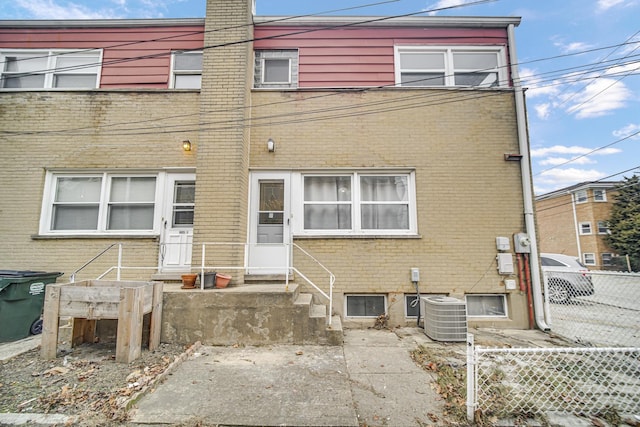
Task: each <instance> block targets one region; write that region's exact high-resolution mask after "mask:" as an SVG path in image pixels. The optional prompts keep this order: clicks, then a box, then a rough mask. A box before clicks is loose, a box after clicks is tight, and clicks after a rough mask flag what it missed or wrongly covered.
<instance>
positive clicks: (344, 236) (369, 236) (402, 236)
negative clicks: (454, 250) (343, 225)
mask: <svg viewBox="0 0 640 427" xmlns="http://www.w3.org/2000/svg"><path fill="white" fill-rule="evenodd" d="M293 238H294V239H299V240H314V239H422V235H420V234H322V235H307V234H303V235H300V234H294V235H293Z"/></svg>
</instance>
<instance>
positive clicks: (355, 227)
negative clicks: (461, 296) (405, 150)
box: [291, 169, 418, 237]
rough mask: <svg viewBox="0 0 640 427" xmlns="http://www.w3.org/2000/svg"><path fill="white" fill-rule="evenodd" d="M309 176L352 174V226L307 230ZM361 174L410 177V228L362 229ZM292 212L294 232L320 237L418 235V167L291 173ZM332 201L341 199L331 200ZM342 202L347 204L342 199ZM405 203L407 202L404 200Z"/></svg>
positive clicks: (408, 183) (408, 194) (298, 234)
mask: <svg viewBox="0 0 640 427" xmlns="http://www.w3.org/2000/svg"><path fill="white" fill-rule="evenodd" d="M305 176H349V177H351V202H350V205H351V207H352V209H351V228H350V229H335V230H334V229H331V230H305V228H304V205H305V201H304V178H305ZM360 176H406V177H407V202H406V204H407V206H408V214H409V228H408V229H371V230H370V229H362V227H361V222H360V221H361V215H360V213H361V202H360V192H359V191H360V182H359V178H360ZM291 194H292V200H291V202H292V216H293V218H294V219H297V218H299V219H300V220H295V221H294V222H293V228H292V232H293V233H294V236H296V237H297V236H301V237H307V236H318V237H333V236H336V237H337V236H340V237H343V236H344V237H355V236H358V237H360V236H367V237H375V236H415V235H417V233H418V222H417V221H418V215H417V201H416V189H415V171H413V170H412V171H407V170H402V171H400V170H375V169H373V170H371V169H366V170H360V171H354V170H351V171H349V170H325V171H322V172H320V171H310V172H293V173H292V175H291ZM331 203H332V204H335V203H339V202H331ZM341 204H346V202H345V203H341ZM403 204H404V203H403Z"/></svg>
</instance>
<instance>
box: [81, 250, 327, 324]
mask: <svg viewBox="0 0 640 427" xmlns="http://www.w3.org/2000/svg"><path fill="white" fill-rule="evenodd" d="M176 244H182V243H176ZM257 245H258V244H255V243H254V244H248V243H233V242H205V243H201V244H200V246H201V261H200V265H193V264H192V265H191V266H190V267H189V270H190V271H194V272H200V278H201V280H200V288H201V289H204V280H202V278H204V274H205V272H206V271H212V270H218V271H220V270H241V271H245V272H247V271H249V270H251V271H259V270H264V271H266V272H267V273H269V272H273V271H274V270H278V271H285V272H286V274H285V287H286V289H288V287H289V276H290V275H291V274H292V273H295V274H296V275H297V277H300V278H302V279H303V280H304V281H305V282H306V283H307V284H308V285H309V286H311V287H312V288H314V289H315V290H316V291H317V292H318V293H319V294H320V295H322V296H323V297H324V298H326V299H327V300H328V316H327V323H328V325H329V326H331V317H332V314H333V287H334V284H335V281H336V277H335V275H334V274H333V273H332V272H331V271H330V270H329V269H328V268H327V267H326V266H324V265H323V264H322V263H321V262H320V261H318V260H317V259H316V258H315V257H314V256H313V255H311V254H310V253H309V252H307V251H306V250H305V249H303V248H302V247H300V246H299V245H297V244H296V243H293V242H291V243H288V244H281V245H274V246H281V247H283V248H284V249H285V250H286V253H287V256H286V257H285V259H286V261H285V265H284V266H277V265H273V266H267V267H254V266H250V265H248V259H249V251H250V248H251V246H257ZM114 246H118V260H117V264H116V265H114V266H111V267H109V268H108V269H107V270H106V271H105V272H104V273H102V274H100V275H99V276H98V277H97V279H98V280H99V279H103V278H104V277H106V276H108V275H109V274H111V273H112V272H113V271H115V272H116V280H118V281H119V280H121V277H122V272H124V271H127V270H149V271H158V266H154V267H147V266H127V265H123V244H122V243H114V244H112V245H110V246H109V247H107V248H106V249H105V250H103V251H102V252H101V253H99V254H98V255H96V256H95V257H93V258H92V259H91V260H89V261H88V262H86V263H85V264H84V265H83V266H82V267H80V268H79V269H77V270H76V271H74V272H73V273H72V275H71V281H72V282H74V281H75V276H76V274H77V273H78V272H80V271H81V270H83V269H84V268H86V267H87V266H88V265H90V264H92V263H93V262H94V261H96V260H97V259H98V258H100V257H101V256H102V255H104V254H105V253H107V252H108V251H109V250H110V249H111V248H113V247H114ZM212 246H227V247H241V248H242V249H243V250H244V254H243V265H242V266H239V265H233V264H231V265H224V264H217V263H209V264H208V263H207V247H209V248H211V247H212ZM294 248H296V249H297V250H298V251H299V252H300V253H301V254H303V255H304V256H305V257H307V258H308V259H310V260H311V261H312V262H313V263H315V264H316V265H317V266H318V267H319V268H320V269H321V271H323V272H324V274H326V275H327V276H328V289H323V288H321V287H320V286H318V285H317V284H316V283H315V282H314V281H313V280H312V279H311V278H309V275H307V274H305V273H303V272H302V271H301V270H300V269H298V268H297V267H295V265H293V264H294V263H293V262H292V260H293V249H294Z"/></svg>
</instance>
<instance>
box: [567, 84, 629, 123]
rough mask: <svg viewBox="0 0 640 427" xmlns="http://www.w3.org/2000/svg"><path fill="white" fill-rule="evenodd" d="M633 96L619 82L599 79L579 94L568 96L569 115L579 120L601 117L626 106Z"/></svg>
mask: <svg viewBox="0 0 640 427" xmlns="http://www.w3.org/2000/svg"><path fill="white" fill-rule="evenodd" d="M631 96H632V93H631V91H630V90H629V89H628V88H627V86H625V84H624V83H623V82H621V81H619V80H614V79H609V78H598V79H596V80H594V81H593V82H591V83H589V84H588V85H587V86H586V87H585V88H584V89H582V91H581V92H579V93H573V94H567V95H565V97H564V99H570V100H571V104H572V105H570V106H569V107H568V108H567V109H566V111H567V113H569V114H575V116H576V118H578V119H586V118H591V117H600V116H604V115H607V114H609V113H611V112H612V111H613V110H617V109H620V108H623V107H625V106H626V103H625V101H627V100H628V99H630V98H631Z"/></svg>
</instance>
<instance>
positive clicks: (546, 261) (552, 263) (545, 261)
mask: <svg viewBox="0 0 640 427" xmlns="http://www.w3.org/2000/svg"><path fill="white" fill-rule="evenodd" d="M540 263H541V264H542V266H543V267H567V265H566V264H563V263H561V262H560V261H558V260H555V259H553V258H547V257H544V256H541V257H540Z"/></svg>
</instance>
